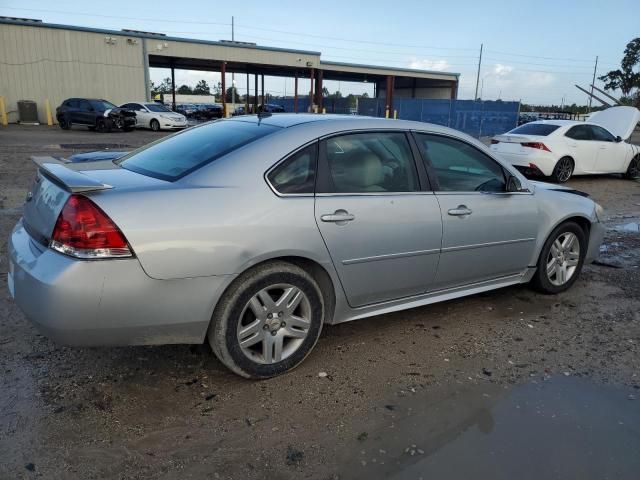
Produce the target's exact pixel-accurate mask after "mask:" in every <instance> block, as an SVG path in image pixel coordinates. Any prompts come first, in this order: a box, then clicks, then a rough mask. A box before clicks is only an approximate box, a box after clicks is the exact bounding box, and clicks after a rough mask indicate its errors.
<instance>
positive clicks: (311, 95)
mask: <svg viewBox="0 0 640 480" xmlns="http://www.w3.org/2000/svg"><path fill="white" fill-rule="evenodd" d="M314 73H315V72H314V71H313V68H312V69H311V70H310V72H309V80H311V87H309V111H310V112H311V113H313V77H314V76H315V74H314Z"/></svg>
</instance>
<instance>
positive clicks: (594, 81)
mask: <svg viewBox="0 0 640 480" xmlns="http://www.w3.org/2000/svg"><path fill="white" fill-rule="evenodd" d="M597 69H598V56H597V55H596V64H595V65H594V66H593V81H592V82H591V95H589V111H588V112H587V113H590V112H591V101H592V100H593V84H594V83H596V70H597Z"/></svg>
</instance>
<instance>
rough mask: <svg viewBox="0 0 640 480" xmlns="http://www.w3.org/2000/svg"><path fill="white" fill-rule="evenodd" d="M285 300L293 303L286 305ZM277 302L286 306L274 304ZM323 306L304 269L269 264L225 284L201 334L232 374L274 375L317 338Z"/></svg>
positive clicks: (301, 356)
mask: <svg viewBox="0 0 640 480" xmlns="http://www.w3.org/2000/svg"><path fill="white" fill-rule="evenodd" d="M291 299H297V300H298V301H297V302H296V303H295V304H294V305H292V302H291ZM283 300H284V301H286V302H287V303H288V304H289V305H291V307H285V306H282V305H280V306H278V302H279V301H283ZM324 308H325V306H324V301H323V297H322V293H321V292H320V288H319V287H318V284H317V283H316V281H315V280H314V279H313V277H312V276H311V275H309V273H307V272H306V271H305V270H303V269H302V268H300V267H298V266H296V265H292V264H290V263H287V262H282V261H275V262H269V263H266V264H263V265H260V266H258V267H256V268H254V269H252V270H250V271H248V272H246V273H243V274H242V275H240V276H239V277H238V278H237V279H236V280H235V281H234V282H233V283H232V284H231V285H230V287H229V288H228V289H227V291H226V292H225V293H224V295H223V296H222V298H221V299H220V301H219V302H218V305H217V306H216V308H215V311H214V313H213V317H212V319H211V325H210V326H209V332H208V334H207V337H208V339H209V344H210V345H211V349H212V350H213V352H214V353H215V355H216V356H217V357H218V359H220V361H221V362H222V363H223V364H224V365H226V366H227V367H228V368H229V369H230V370H231V371H233V372H234V373H237V374H238V375H241V376H243V377H245V378H255V379H260V378H270V377H275V376H276V375H280V374H282V373H284V372H287V371H289V370H292V369H293V368H295V367H296V366H298V365H299V364H300V363H301V362H302V361H303V360H304V359H305V358H306V356H307V355H308V354H309V353H310V352H311V350H312V349H313V347H314V346H315V344H316V342H317V341H318V338H319V337H320V332H321V330H322V319H323V318H324ZM256 312H258V313H256ZM278 314H279V315H278ZM303 320H307V321H306V322H303ZM294 322H295V324H294ZM247 327H249V328H247ZM243 329H244V332H243ZM241 338H242V340H243V341H244V342H245V345H244V346H242V345H241V340H240V339H241ZM278 345H280V348H279V349H278ZM278 351H280V355H281V357H280V360H278ZM265 354H266V355H265Z"/></svg>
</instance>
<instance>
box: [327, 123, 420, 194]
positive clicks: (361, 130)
mask: <svg viewBox="0 0 640 480" xmlns="http://www.w3.org/2000/svg"><path fill="white" fill-rule="evenodd" d="M370 133H374V134H375V133H400V134H402V135H404V137H405V140H406V141H407V145H408V146H409V152H410V153H411V159H412V160H413V167H414V169H415V172H416V180H417V182H418V189H417V190H412V191H410V192H318V190H319V187H318V186H319V185H322V186H323V187H324V188H323V189H327V188H326V187H327V185H328V183H327V181H328V179H329V166H328V165H327V163H326V140H328V139H330V138H333V137H343V136H345V135H358V134H360V135H362V134H370ZM410 137H411V131H410V130H406V129H403V128H373V129H372V128H358V129H349V130H342V131H340V132H332V133H330V134H327V135H323V136H321V137H319V138H318V163H317V173H316V192H315V196H316V197H337V196H340V197H350V196H360V197H362V196H369V197H373V196H389V195H393V196H398V195H422V194H425V193H429V194H432V193H433V192H432V191H431V190H430V188H428V187H427V189H426V190H425V187H426V185H425V184H424V181H425V177H423V176H421V175H420V168H419V165H418V164H419V163H420V162H418V161H417V158H416V156H415V151H414V149H413V146H412V143H411V138H410ZM427 180H428V179H427Z"/></svg>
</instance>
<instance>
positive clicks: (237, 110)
mask: <svg viewBox="0 0 640 480" xmlns="http://www.w3.org/2000/svg"><path fill="white" fill-rule="evenodd" d="M246 114H247V112H246V109H245V108H244V107H243V106H240V107H236V108H234V109H233V113H232V114H231V115H232V116H234V117H237V116H238V115H246Z"/></svg>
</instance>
